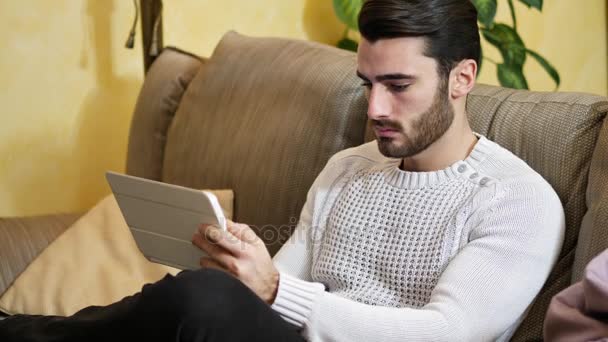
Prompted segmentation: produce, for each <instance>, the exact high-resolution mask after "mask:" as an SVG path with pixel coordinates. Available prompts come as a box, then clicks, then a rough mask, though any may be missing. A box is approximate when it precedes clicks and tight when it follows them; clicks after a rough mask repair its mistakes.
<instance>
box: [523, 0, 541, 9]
mask: <svg viewBox="0 0 608 342" xmlns="http://www.w3.org/2000/svg"><path fill="white" fill-rule="evenodd" d="M519 2H521V3H522V4H524V5H526V6H528V7H534V8H536V9H538V10H539V11H542V10H543V0H519Z"/></svg>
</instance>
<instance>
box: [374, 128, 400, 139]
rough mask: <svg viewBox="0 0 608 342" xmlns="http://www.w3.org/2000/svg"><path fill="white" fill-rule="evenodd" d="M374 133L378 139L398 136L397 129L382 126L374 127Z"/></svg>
mask: <svg viewBox="0 0 608 342" xmlns="http://www.w3.org/2000/svg"><path fill="white" fill-rule="evenodd" d="M374 131H375V132H376V136H377V137H378V138H393V137H395V136H396V135H397V134H399V130H398V129H394V128H390V127H382V126H374Z"/></svg>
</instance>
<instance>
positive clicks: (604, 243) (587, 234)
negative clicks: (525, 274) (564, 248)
mask: <svg viewBox="0 0 608 342" xmlns="http://www.w3.org/2000/svg"><path fill="white" fill-rule="evenodd" d="M586 200H587V202H586V204H587V208H588V211H587V213H586V214H585V216H584V217H583V223H582V224H581V230H580V234H579V240H578V247H577V249H576V257H575V259H574V272H573V274H572V282H575V281H578V280H580V279H581V278H582V276H583V270H584V268H585V265H587V263H588V262H589V261H590V260H591V259H593V258H594V257H595V256H596V255H598V254H600V253H601V252H602V251H603V250H605V249H607V248H608V119H605V120H604V125H603V128H602V131H601V133H600V137H599V138H598V140H597V144H596V146H595V151H594V152H593V159H592V160H591V169H590V170H589V184H588V185H587V196H586Z"/></svg>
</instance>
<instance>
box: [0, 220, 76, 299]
mask: <svg viewBox="0 0 608 342" xmlns="http://www.w3.org/2000/svg"><path fill="white" fill-rule="evenodd" d="M79 216H80V214H58V215H47V216H30V217H13V218H0V294H2V293H4V291H5V290H6V289H7V288H8V287H9V286H10V285H11V284H12V283H13V281H14V280H15V279H16V278H17V276H19V274H21V272H23V270H25V268H26V267H27V266H28V265H29V264H30V262H32V260H34V259H35V258H36V256H38V254H40V252H42V251H43V250H44V249H45V248H46V247H47V246H48V244H49V243H51V242H52V241H53V240H55V239H56V238H57V236H59V235H60V234H61V233H63V231H65V229H67V228H68V227H69V226H70V225H71V224H72V223H74V221H76V220H77V219H78V217H79Z"/></svg>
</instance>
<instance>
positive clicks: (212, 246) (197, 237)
mask: <svg viewBox="0 0 608 342" xmlns="http://www.w3.org/2000/svg"><path fill="white" fill-rule="evenodd" d="M192 243H193V244H194V245H195V246H196V247H198V248H200V249H201V250H202V251H203V252H205V253H207V255H208V256H209V258H211V259H213V260H215V261H216V262H217V263H218V264H220V265H223V266H224V267H227V266H228V265H230V263H233V262H234V257H233V256H232V255H231V254H230V252H229V251H227V250H225V249H224V248H222V247H221V246H220V245H218V244H216V243H213V242H211V241H209V240H208V239H206V238H204V237H203V236H202V235H201V234H194V236H192Z"/></svg>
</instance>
